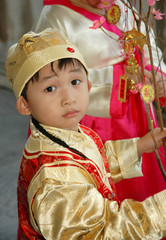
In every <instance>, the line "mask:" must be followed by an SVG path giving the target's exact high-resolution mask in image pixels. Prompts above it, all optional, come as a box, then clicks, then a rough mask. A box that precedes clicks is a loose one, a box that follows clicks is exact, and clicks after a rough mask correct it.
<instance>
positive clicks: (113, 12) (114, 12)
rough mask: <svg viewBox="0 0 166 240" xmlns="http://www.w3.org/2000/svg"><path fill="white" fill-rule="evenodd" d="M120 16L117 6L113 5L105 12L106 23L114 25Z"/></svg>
mask: <svg viewBox="0 0 166 240" xmlns="http://www.w3.org/2000/svg"><path fill="white" fill-rule="evenodd" d="M120 16H121V11H120V8H119V6H118V5H116V4H113V5H112V6H111V8H110V9H108V10H107V12H106V18H107V21H108V22H109V23H111V24H116V23H117V22H118V21H119V19H120Z"/></svg>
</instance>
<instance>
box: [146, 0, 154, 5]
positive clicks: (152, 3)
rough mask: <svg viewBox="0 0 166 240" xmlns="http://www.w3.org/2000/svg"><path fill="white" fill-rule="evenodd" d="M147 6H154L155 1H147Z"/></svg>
mask: <svg viewBox="0 0 166 240" xmlns="http://www.w3.org/2000/svg"><path fill="white" fill-rule="evenodd" d="M147 4H148V5H149V6H153V5H154V4H155V0H147Z"/></svg>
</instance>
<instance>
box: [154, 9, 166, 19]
mask: <svg viewBox="0 0 166 240" xmlns="http://www.w3.org/2000/svg"><path fill="white" fill-rule="evenodd" d="M152 14H153V15H154V16H155V17H154V18H156V19H157V20H161V19H163V18H162V16H163V15H165V14H164V13H161V12H160V10H159V9H158V10H157V11H156V10H155V9H154V8H153V10H152Z"/></svg>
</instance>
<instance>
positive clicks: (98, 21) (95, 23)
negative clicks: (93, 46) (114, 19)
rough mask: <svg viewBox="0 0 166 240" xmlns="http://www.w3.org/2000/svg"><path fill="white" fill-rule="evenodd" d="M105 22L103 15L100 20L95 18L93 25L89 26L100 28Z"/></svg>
mask: <svg viewBox="0 0 166 240" xmlns="http://www.w3.org/2000/svg"><path fill="white" fill-rule="evenodd" d="M104 22H105V17H103V16H102V17H101V18H100V19H99V20H95V21H94V22H93V26H92V27H89V28H91V29H97V28H100V27H101V25H102V24H103V23H104Z"/></svg>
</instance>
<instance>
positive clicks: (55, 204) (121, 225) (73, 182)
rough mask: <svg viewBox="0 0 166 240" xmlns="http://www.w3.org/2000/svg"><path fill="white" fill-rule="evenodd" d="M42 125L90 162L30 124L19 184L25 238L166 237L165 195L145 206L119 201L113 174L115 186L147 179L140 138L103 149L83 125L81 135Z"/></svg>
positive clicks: (92, 133) (118, 238) (143, 203)
mask: <svg viewBox="0 0 166 240" xmlns="http://www.w3.org/2000/svg"><path fill="white" fill-rule="evenodd" d="M42 126H43V127H44V128H45V129H46V130H47V131H48V132H49V133H51V134H52V135H54V136H56V137H58V138H60V139H61V140H63V141H65V142H66V143H67V144H68V145H69V146H70V147H73V148H75V149H77V150H79V151H80V152H82V153H83V154H84V155H85V156H86V157H87V159H84V158H82V157H80V156H78V155H77V154H76V153H74V152H72V151H70V150H69V149H66V148H64V147H63V146H60V145H58V144H57V143H54V142H52V141H51V140H50V139H48V138H47V137H45V136H44V135H43V134H42V133H40V132H39V131H38V130H37V129H36V128H35V127H34V125H33V124H32V123H31V135H30V137H29V139H28V141H27V144H26V146H25V149H24V154H23V159H22V163H21V167H20V174H19V180H18V212H19V226H20V232H21V233H20V239H33V240H34V239H35V240H36V239H47V240H69V239H70V240H74V239H75V240H76V239H79V240H80V239H82V240H83V239H90V240H94V239H95V240H99V239H103V240H105V239H107V240H108V239H114V240H116V239H117V240H122V239H125V240H129V239H140V240H142V239H153V240H157V239H160V238H162V237H163V236H165V234H166V201H165V198H166V191H163V192H160V193H158V194H156V195H154V196H153V197H149V198H148V199H146V200H145V201H143V202H137V201H134V200H131V199H127V200H125V201H123V202H122V203H119V201H118V199H117V197H116V191H115V187H114V184H113V181H112V178H111V175H112V177H113V179H114V181H116V182H117V181H119V180H121V179H123V178H129V177H134V175H135V176H141V175H142V173H141V160H140V159H138V156H137V148H136V142H137V140H138V138H136V139H130V140H122V141H108V142H106V143H105V145H104V146H103V144H102V142H101V140H100V138H99V137H98V135H97V134H96V133H94V132H93V131H92V130H90V129H89V128H87V127H84V126H82V125H79V132H73V131H68V130H62V129H57V128H52V127H46V126H44V125H42ZM104 148H105V150H104ZM105 153H106V154H105ZM106 155H107V158H106ZM107 159H108V161H107Z"/></svg>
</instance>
